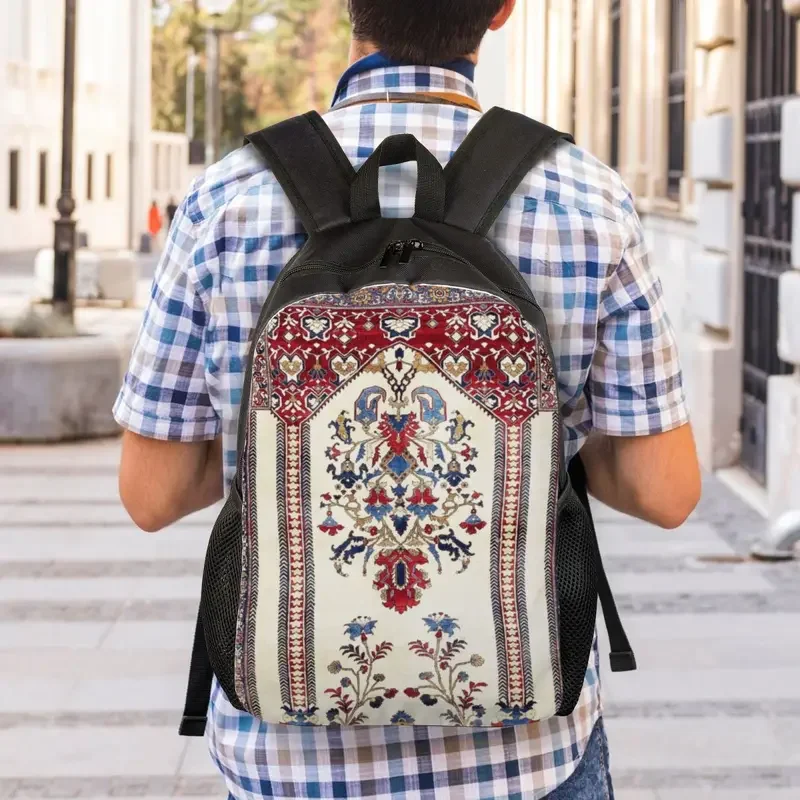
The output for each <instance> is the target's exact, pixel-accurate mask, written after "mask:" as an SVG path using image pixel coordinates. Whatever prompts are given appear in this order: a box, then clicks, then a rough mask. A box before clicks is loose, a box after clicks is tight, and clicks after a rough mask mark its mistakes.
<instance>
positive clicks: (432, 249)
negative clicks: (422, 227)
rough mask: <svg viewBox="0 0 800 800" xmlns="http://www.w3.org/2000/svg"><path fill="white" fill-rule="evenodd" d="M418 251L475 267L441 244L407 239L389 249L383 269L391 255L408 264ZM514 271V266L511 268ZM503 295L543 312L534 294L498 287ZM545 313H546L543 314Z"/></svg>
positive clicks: (384, 257) (384, 258)
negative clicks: (395, 255)
mask: <svg viewBox="0 0 800 800" xmlns="http://www.w3.org/2000/svg"><path fill="white" fill-rule="evenodd" d="M417 250H424V251H425V252H428V253H437V254H438V255H442V256H446V257H447V258H449V259H452V260H453V261H458V262H459V263H461V264H466V265H467V266H470V267H471V266H473V265H472V264H471V263H470V262H469V261H467V259H466V258H463V257H462V256H460V255H458V253H454V252H453V251H452V250H450V249H448V248H447V247H443V246H442V245H439V244H433V243H429V242H423V241H420V240H419V239H406V240H402V241H397V242H392V243H391V244H390V245H389V246H388V247H387V248H386V252H385V253H384V256H383V261H382V262H381V267H382V268H384V269H385V268H387V267H388V266H389V265H388V264H385V263H384V261H385V260H386V257H387V255H388V254H389V253H392V254H399V255H400V262H399V263H401V264H405V263H408V260H409V259H410V257H411V255H412V254H413V253H414V251H417ZM511 268H512V269H513V266H512V267H511ZM497 288H498V289H499V290H500V291H501V292H503V294H508V295H511V296H512V297H516V298H517V299H518V300H524V301H525V302H526V303H530V304H531V305H532V306H533V307H534V308H536V309H538V310H539V311H540V312H542V309H541V307H540V306H539V304H538V303H537V302H536V298H535V297H534V296H533V292H530V294H526V293H525V292H521V291H520V290H519V289H512V288H511V287H508V286H498V287H497ZM542 313H544V312H542Z"/></svg>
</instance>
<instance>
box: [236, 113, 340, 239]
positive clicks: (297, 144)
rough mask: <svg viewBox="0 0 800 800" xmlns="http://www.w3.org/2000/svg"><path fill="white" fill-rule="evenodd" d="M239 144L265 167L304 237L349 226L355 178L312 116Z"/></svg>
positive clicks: (322, 124) (333, 141)
mask: <svg viewBox="0 0 800 800" xmlns="http://www.w3.org/2000/svg"><path fill="white" fill-rule="evenodd" d="M245 142H246V143H249V144H252V145H253V147H255V148H256V150H257V151H258V152H259V154H260V155H261V157H262V158H263V159H264V160H265V161H266V162H267V165H268V166H269V167H270V169H271V170H272V172H273V174H274V175H275V178H276V179H277V180H278V182H279V183H280V185H281V187H282V188H283V190H284V192H286V195H287V197H288V198H289V201H290V202H291V204H292V206H293V207H294V209H295V211H296V212H297V214H298V216H299V217H300V219H301V221H302V223H303V227H304V228H305V229H306V231H307V232H308V233H309V235H311V234H314V233H319V232H321V231H325V230H329V229H330V228H334V227H336V226H338V225H345V224H347V223H348V222H350V184H351V183H352V181H353V179H354V178H355V175H356V172H355V170H354V169H353V166H352V164H351V163H350V161H349V159H348V158H347V156H346V155H345V153H344V151H343V150H342V148H341V145H340V144H339V142H338V141H337V140H336V137H335V136H334V135H333V134H332V133H331V130H330V128H328V126H327V125H326V124H325V122H324V120H323V119H322V117H321V116H320V115H319V114H317V113H316V111H312V112H309V113H308V114H303V115H302V116H300V117H294V118H292V119H288V120H285V121H284V122H279V123H278V124H277V125H272V126H271V127H269V128H265V129H264V130H262V131H258V133H253V134H250V136H247V137H246V138H245Z"/></svg>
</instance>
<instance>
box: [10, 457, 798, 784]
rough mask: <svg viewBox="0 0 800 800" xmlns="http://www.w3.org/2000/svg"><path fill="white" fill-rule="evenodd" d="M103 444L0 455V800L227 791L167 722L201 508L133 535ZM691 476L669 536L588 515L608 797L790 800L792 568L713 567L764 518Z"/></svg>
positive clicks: (183, 643) (175, 704)
mask: <svg viewBox="0 0 800 800" xmlns="http://www.w3.org/2000/svg"><path fill="white" fill-rule="evenodd" d="M117 456H118V445H117V443H116V442H103V443H92V444H85V445H68V446H58V447H48V448H5V449H0V687H2V690H0V798H9V797H26V798H42V797H89V798H107V797H112V796H113V797H123V798H124V797H149V798H151V800H152V798H163V797H171V796H175V795H181V796H190V797H194V798H211V797H217V798H221V797H223V796H224V790H223V788H222V784H221V782H220V779H219V778H218V777H217V776H216V775H215V773H214V770H213V768H212V766H211V764H210V762H209V759H208V757H207V754H206V749H205V745H204V743H203V742H202V741H197V740H191V741H187V740H185V739H180V738H179V737H178V736H177V734H176V725H177V722H178V718H179V709H180V706H181V703H182V699H183V693H184V688H185V687H184V682H185V679H186V668H187V664H188V657H189V649H190V644H191V636H192V628H193V617H194V614H195V610H196V603H197V598H198V593H199V588H200V574H201V568H202V557H203V552H204V548H205V542H206V539H207V537H208V533H209V530H210V527H211V524H212V521H213V519H214V516H215V513H214V511H213V510H209V511H206V512H202V513H201V514H198V515H195V516H194V517H192V518H190V519H188V520H185V521H184V522H182V523H181V524H179V525H176V526H175V527H174V528H173V529H172V530H171V531H169V532H165V533H163V534H160V535H156V536H149V535H147V534H143V533H139V532H137V531H136V530H135V529H134V528H133V526H132V525H131V524H130V523H129V522H128V520H127V518H126V516H125V512H124V510H123V509H122V508H121V507H120V505H119V502H118V500H117V490H116V477H115V470H116V463H117ZM706 489H707V491H706V496H705V498H704V500H703V503H702V506H701V508H700V509H699V510H698V512H697V513H696V515H695V516H694V517H693V519H692V520H691V521H690V522H689V523H687V524H686V525H685V526H684V528H683V529H682V530H680V531H676V532H661V531H658V530H655V529H653V528H651V527H649V526H647V525H643V524H641V523H639V522H636V521H633V520H630V519H627V518H623V517H621V516H620V515H617V514H615V513H614V512H611V511H609V510H608V509H598V512H597V513H598V519H599V521H600V522H599V524H600V529H601V538H602V546H603V550H604V552H605V554H606V559H607V566H608V570H609V573H610V577H611V582H612V585H613V586H614V588H615V590H616V592H617V597H618V600H619V605H620V607H621V610H622V614H623V617H624V619H625V622H626V624H627V627H628V632H629V634H630V636H631V639H632V641H633V644H634V647H635V649H636V652H637V656H638V659H639V662H640V667H641V668H640V671H639V672H636V673H631V674H623V675H610V673H608V671H606V672H605V674H604V677H605V681H606V693H605V697H606V708H607V725H608V731H609V737H610V741H611V748H612V761H613V771H614V775H615V780H616V784H617V787H618V794H617V797H618V800H798V798H800V670H798V664H799V663H800V565H798V564H789V565H785V564H784V565H774V566H763V565H757V564H752V563H743V564H733V563H728V562H727V561H726V557H730V556H731V555H733V554H734V553H736V552H740V553H744V552H746V551H747V545H748V543H749V542H751V541H752V540H753V539H754V538H756V537H757V536H758V535H759V533H760V532H761V531H762V529H763V522H762V521H761V520H760V518H759V517H757V516H756V515H755V514H754V513H753V512H751V511H749V510H748V509H747V508H746V507H744V506H743V505H742V504H741V503H740V502H739V501H738V500H737V499H736V498H734V497H733V496H732V495H730V493H729V492H728V491H727V490H726V489H724V488H723V487H721V486H720V485H719V484H718V483H717V482H716V481H714V480H709V481H708V482H707V487H706ZM704 556H721V557H722V563H706V562H703V561H701V560H699V558H701V557H704ZM604 649H605V648H604Z"/></svg>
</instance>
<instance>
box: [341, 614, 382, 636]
mask: <svg viewBox="0 0 800 800" xmlns="http://www.w3.org/2000/svg"><path fill="white" fill-rule="evenodd" d="M376 624H377V623H376V622H375V620H374V619H369V618H368V617H356V618H355V619H354V620H353V621H352V622H348V623H347V625H345V626H344V632H345V633H346V634H347V635H348V636H349V637H350V641H355V640H356V639H358V638H359V637H361V636H371V635H372V634H373V633H374V632H375V625H376Z"/></svg>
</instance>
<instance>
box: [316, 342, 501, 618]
mask: <svg viewBox="0 0 800 800" xmlns="http://www.w3.org/2000/svg"><path fill="white" fill-rule="evenodd" d="M367 370H368V371H371V372H374V373H379V374H380V376H381V377H382V378H383V381H382V383H381V384H380V385H375V386H370V387H368V388H366V389H364V390H363V391H362V392H361V394H360V395H359V397H358V399H357V401H356V403H355V408H354V410H353V413H352V414H350V413H348V412H347V411H342V412H341V413H339V414H338V416H337V417H336V419H335V420H334V421H333V422H331V423H330V426H329V427H330V428H331V429H332V430H333V434H332V436H331V439H332V442H333V443H332V444H331V446H330V447H328V449H327V450H326V452H325V455H326V457H327V459H328V460H329V462H330V464H329V465H328V470H327V471H328V474H329V475H330V476H331V478H332V479H333V482H334V486H335V489H334V490H333V491H331V492H326V493H324V494H323V495H322V497H321V507H322V508H323V510H324V511H325V513H326V516H325V519H324V520H323V522H322V523H321V524H320V525H319V526H318V528H319V530H321V531H322V532H323V533H325V534H327V535H328V536H330V537H332V538H336V537H341V536H343V537H344V539H343V541H340V542H337V543H336V544H334V545H332V547H331V551H332V558H331V560H332V561H333V564H334V567H335V569H336V570H337V572H339V574H341V575H344V576H346V575H347V571H346V568H347V567H349V566H351V565H352V564H353V562H354V561H355V559H356V558H357V557H360V556H363V566H362V570H363V574H364V575H366V574H367V570H368V567H369V565H370V563H373V564H374V566H375V567H377V568H378V571H377V572H376V573H375V577H374V581H373V586H374V588H375V589H376V590H377V591H378V592H380V596H381V599H382V601H383V604H384V606H385V607H386V608H390V609H392V610H394V611H396V612H397V613H399V614H403V613H405V612H406V611H408V610H409V609H410V608H413V607H415V606H417V605H419V603H420V600H421V598H422V595H423V591H424V590H425V589H427V588H428V587H429V586H430V585H431V583H430V577H429V572H428V569H427V567H428V566H429V565H430V564H431V561H433V563H434V564H435V566H436V571H437V573H438V574H441V572H442V561H443V557H444V558H446V559H449V560H450V561H451V562H454V563H458V564H459V569H458V572H459V573H460V572H464V570H466V569H467V567H468V566H469V563H470V559H471V557H472V556H473V551H472V543H471V542H470V541H469V538H470V537H472V536H475V535H476V534H478V533H480V531H481V530H483V528H485V527H486V521H485V520H484V519H483V518H482V516H481V513H480V512H481V509H482V508H483V495H482V494H481V493H480V492H476V491H474V490H473V489H472V488H471V487H470V477H471V476H472V475H473V474H474V472H475V471H476V468H475V465H474V464H473V461H474V460H475V459H476V457H477V456H478V453H477V450H476V449H475V448H474V447H473V446H472V444H471V437H470V428H472V427H473V425H474V423H472V422H471V421H470V420H468V419H466V418H465V417H464V416H463V414H462V413H461V412H460V411H458V410H455V411H453V412H451V413H449V414H448V411H447V408H446V405H445V402H444V400H443V399H442V396H441V395H440V393H439V392H438V391H437V390H436V389H434V388H431V387H428V386H419V387H417V388H415V389H413V390H412V391H409V386H410V385H411V384H412V381H413V380H414V379H415V378H416V377H417V376H418V375H421V374H422V375H424V374H425V373H428V372H432V371H433V370H434V367H432V365H431V364H430V363H429V362H427V361H426V360H424V359H423V358H422V357H420V355H419V354H418V353H416V352H414V351H412V350H410V349H408V348H406V347H403V346H398V347H397V348H396V349H395V350H394V351H393V353H391V355H390V356H386V355H385V354H381V355H380V356H379V357H378V358H377V359H376V360H375V362H374V363H373V364H372V365H370V366H369V367H367ZM384 386H388V387H389V389H390V393H391V394H389V393H387V391H386V389H385V388H384ZM414 406H416V408H414Z"/></svg>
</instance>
